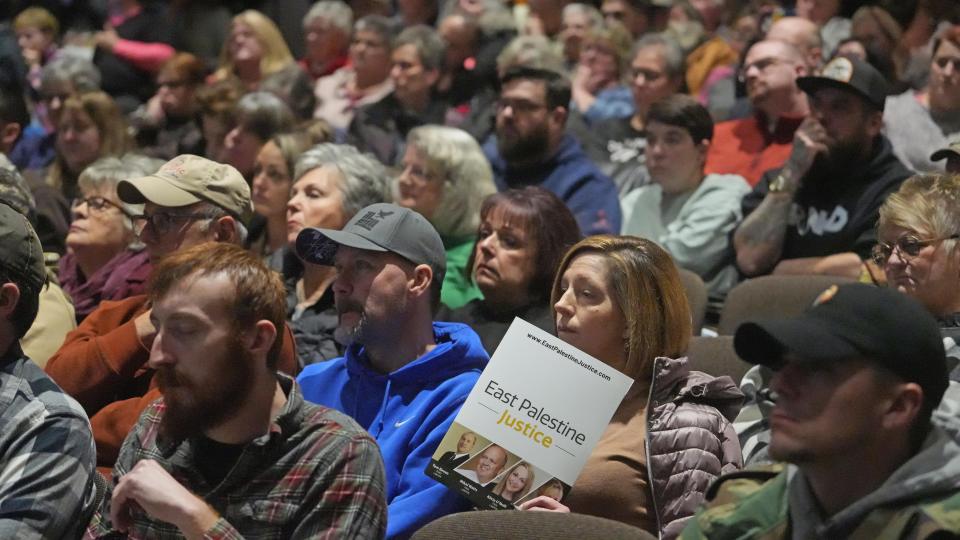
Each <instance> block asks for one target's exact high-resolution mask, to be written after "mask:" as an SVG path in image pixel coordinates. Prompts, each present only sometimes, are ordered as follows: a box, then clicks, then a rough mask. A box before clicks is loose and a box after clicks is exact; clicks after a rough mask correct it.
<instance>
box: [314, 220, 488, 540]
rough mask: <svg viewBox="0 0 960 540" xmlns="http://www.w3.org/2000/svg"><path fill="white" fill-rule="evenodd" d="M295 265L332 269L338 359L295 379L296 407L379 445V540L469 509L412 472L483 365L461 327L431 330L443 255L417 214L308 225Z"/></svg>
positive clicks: (420, 469)
mask: <svg viewBox="0 0 960 540" xmlns="http://www.w3.org/2000/svg"><path fill="white" fill-rule="evenodd" d="M296 249H297V254H298V255H299V256H300V258H301V259H303V260H304V261H306V262H308V263H312V264H322V265H327V266H333V267H335V268H336V270H337V277H336V280H335V281H334V283H333V285H332V288H333V294H334V300H335V302H336V305H337V311H338V313H339V324H338V327H337V329H336V331H335V333H334V336H335V337H336V339H337V340H338V341H339V342H340V343H341V344H343V345H345V346H346V347H347V349H346V352H345V354H344V356H343V357H341V358H337V359H334V360H330V361H328V362H320V363H317V364H310V365H309V366H307V367H306V368H304V370H303V372H301V374H300V376H299V377H298V378H297V381H298V382H299V383H300V384H301V385H302V386H303V395H304V397H305V398H306V399H307V400H308V401H312V402H315V403H319V404H320V405H325V406H327V407H331V408H334V409H337V410H340V411H342V412H345V413H347V414H348V415H350V416H352V417H353V418H354V419H355V420H356V421H357V422H358V423H359V424H360V425H361V426H363V427H364V428H365V429H366V430H368V431H369V432H370V434H371V435H373V437H374V438H375V439H376V440H377V443H378V444H379V445H380V451H381V452H382V454H383V460H384V464H385V465H386V472H387V503H388V505H389V506H388V508H387V514H388V517H389V519H388V521H387V537H388V538H406V537H409V536H410V535H411V534H413V532H414V531H416V530H417V529H419V528H420V527H422V526H423V525H425V524H426V523H428V522H430V521H432V520H434V519H436V518H438V517H440V516H443V515H446V514H450V513H453V512H457V511H462V510H466V509H468V508H469V505H468V504H467V501H466V499H464V498H462V497H460V495H458V494H456V493H455V492H453V491H450V490H448V489H447V488H446V487H445V486H444V485H443V484H441V483H439V482H437V481H435V480H432V479H430V478H428V477H427V475H426V474H424V470H425V469H426V467H427V465H428V464H429V463H430V461H431V458H432V456H433V454H434V452H436V450H437V447H438V446H439V445H440V441H441V440H442V439H443V436H444V435H445V434H446V433H447V431H448V430H449V429H450V426H451V424H452V423H453V419H454V417H456V415H457V413H458V412H459V411H460V407H461V406H462V405H463V402H464V401H465V400H466V398H467V395H468V394H469V393H470V390H471V389H472V388H473V385H474V384H475V383H476V382H477V379H478V378H479V376H480V372H481V371H482V370H483V368H484V367H485V366H486V364H487V360H488V358H487V353H486V351H485V350H484V348H483V345H482V344H481V343H480V338H479V337H478V336H477V334H476V333H475V332H474V331H473V330H472V329H470V327H469V326H466V325H463V324H459V323H440V322H432V321H433V317H434V315H435V314H436V312H437V309H438V308H439V306H440V288H441V284H442V283H443V275H444V273H445V272H446V255H445V253H444V249H443V242H442V241H441V240H440V235H439V234H437V231H436V230H435V229H434V228H433V226H432V225H430V222H428V221H427V220H426V218H424V217H423V216H421V215H420V214H418V213H417V212H414V211H413V210H410V209H408V208H402V207H400V206H396V205H393V204H386V203H379V204H372V205H370V206H367V207H366V208H363V209H361V210H360V211H359V212H357V214H356V215H355V216H354V217H353V219H351V220H350V221H349V222H348V223H347V224H346V226H344V228H343V230H340V231H337V230H332V229H313V228H308V229H304V230H303V231H301V232H300V235H299V236H298V237H297V244H296Z"/></svg>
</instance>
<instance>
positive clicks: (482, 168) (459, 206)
mask: <svg viewBox="0 0 960 540" xmlns="http://www.w3.org/2000/svg"><path fill="white" fill-rule="evenodd" d="M395 191H396V194H395V199H396V203H397V204H399V205H400V206H406V207H407V208H412V209H413V210H416V211H417V212H419V213H420V214H422V215H423V217H425V218H427V220H429V221H430V223H432V224H433V226H434V227H435V228H436V229H437V232H438V233H440V238H441V239H442V240H443V245H444V247H445V248H446V250H447V273H446V275H445V276H444V278H443V286H442V289H441V291H442V293H441V301H442V302H443V303H444V304H445V305H446V306H447V307H449V308H451V309H456V308H458V307H460V306H462V305H464V304H466V303H467V302H469V301H470V300H473V299H474V298H479V297H480V291H479V289H477V287H476V285H474V284H473V283H471V282H470V281H469V279H468V275H469V269H467V260H468V259H469V258H470V254H471V253H472V252H473V245H474V240H475V238H474V235H475V234H476V231H477V226H479V225H480V206H481V205H482V204H483V200H484V199H485V198H486V197H487V195H491V194H493V193H495V192H496V191H497V187H496V185H494V183H493V171H492V170H491V168H490V163H489V162H488V161H487V159H486V157H484V155H483V151H482V150H481V149H480V145H479V144H478V143H477V141H476V139H474V138H473V137H471V136H470V135H469V134H468V133H467V132H465V131H463V130H460V129H456V128H451V127H444V126H435V125H426V126H420V127H417V128H414V129H412V130H411V131H410V133H409V134H408V135H407V147H406V150H405V152H404V154H403V172H402V173H401V174H400V176H399V177H398V178H397V182H396V190H395Z"/></svg>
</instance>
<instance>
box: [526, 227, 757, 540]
mask: <svg viewBox="0 0 960 540" xmlns="http://www.w3.org/2000/svg"><path fill="white" fill-rule="evenodd" d="M552 299H553V302H554V311H555V313H556V323H557V336H558V337H559V338H560V339H562V340H564V341H566V342H567V343H569V344H571V345H573V346H575V347H578V348H579V349H581V350H583V351H584V352H586V353H587V354H589V355H591V356H593V357H595V358H597V359H599V360H601V361H602V362H605V363H606V364H607V365H609V366H610V367H612V368H614V369H616V370H618V371H620V372H622V373H624V374H625V375H627V376H629V377H631V378H632V379H634V382H633V386H631V388H630V390H629V391H628V392H627V395H626V397H624V399H623V401H622V402H621V403H620V406H619V407H618V408H617V411H616V412H615V413H614V415H613V418H612V419H611V420H610V423H609V424H608V426H607V429H606V431H605V432H604V434H603V435H602V436H601V438H600V442H599V443H598V444H597V446H596V447H595V448H594V450H593V453H591V455H590V457H589V458H588V459H587V463H586V466H585V467H584V469H583V471H582V472H581V474H580V476H579V478H578V479H577V482H576V483H575V484H574V485H573V488H572V489H571V490H570V493H568V494H567V496H566V498H565V500H564V503H565V504H566V506H564V505H563V504H560V503H558V502H557V501H555V500H553V499H551V498H549V497H544V496H541V497H536V498H534V499H531V500H530V501H527V502H525V503H523V505H522V508H524V509H530V508H544V509H548V510H555V511H574V512H579V513H584V514H592V515H595V516H600V517H605V518H609V519H614V520H616V521H622V522H624V523H628V524H631V525H634V526H637V527H640V528H643V529H645V530H647V531H649V532H651V533H653V534H655V535H658V536H660V537H663V538H672V537H674V536H676V535H677V534H679V532H680V531H681V530H682V529H683V526H684V522H685V521H686V520H687V519H688V518H689V517H690V516H692V515H693V513H694V511H695V510H696V509H697V507H699V506H700V503H702V502H703V499H704V494H705V493H706V491H707V488H708V487H709V486H710V484H711V483H712V482H713V480H715V479H716V478H717V477H718V476H720V475H721V474H724V473H727V472H731V471H734V470H736V469H738V468H740V466H741V462H742V457H741V455H740V444H739V442H738V441H737V435H736V433H735V432H734V430H733V426H732V424H731V422H732V421H733V419H734V418H735V417H736V414H737V412H738V411H739V410H740V405H741V402H742V400H743V394H742V393H741V392H740V390H739V389H738V388H737V386H736V384H735V383H734V382H733V381H732V380H731V379H730V377H726V376H724V377H718V378H715V377H712V376H710V375H707V374H705V373H700V372H697V371H691V370H690V366H689V365H688V363H687V360H686V358H684V357H683V353H684V351H686V349H687V345H688V344H689V341H690V335H691V331H690V325H691V322H690V308H689V306H688V304H687V299H686V296H685V294H684V289H683V285H682V283H681V281H680V274H679V271H678V270H677V267H676V265H675V264H674V263H673V261H672V260H671V258H670V255H669V254H668V253H667V252H666V251H664V250H663V248H661V247H660V246H658V245H657V244H656V243H654V242H653V241H651V240H647V239H644V238H638V237H634V236H610V235H600V236H592V237H589V238H586V239H585V240H582V241H581V242H579V243H578V244H576V245H574V246H573V247H572V248H570V250H569V251H568V252H567V254H566V256H565V257H564V258H563V260H562V261H561V263H560V267H559V270H558V271H557V276H556V279H555V280H554V284H553V294H552Z"/></svg>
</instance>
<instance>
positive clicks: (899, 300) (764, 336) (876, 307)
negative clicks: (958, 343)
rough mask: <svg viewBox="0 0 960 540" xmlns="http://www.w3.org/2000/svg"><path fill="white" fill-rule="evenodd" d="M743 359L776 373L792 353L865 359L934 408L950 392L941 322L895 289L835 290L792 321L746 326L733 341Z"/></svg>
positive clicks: (859, 286)
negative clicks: (910, 385)
mask: <svg viewBox="0 0 960 540" xmlns="http://www.w3.org/2000/svg"><path fill="white" fill-rule="evenodd" d="M733 346H734V348H735V349H736V351H737V354H738V355H739V356H740V358H743V359H744V360H746V361H747V362H749V363H751V364H759V365H763V366H767V367H769V368H771V369H773V370H777V369H780V368H781V367H782V366H783V365H784V359H783V358H784V355H785V354H786V353H791V354H792V355H793V356H794V357H796V359H797V361H799V362H810V363H815V362H825V361H833V360H843V359H846V358H853V357H863V358H864V359H866V360H868V361H872V362H875V363H876V364H878V365H880V366H882V367H884V368H886V369H888V370H890V371H892V372H893V373H896V374H897V375H898V376H900V377H902V378H903V379H904V380H907V381H910V382H915V383H917V384H919V385H920V387H921V388H923V394H924V396H925V397H926V398H927V399H929V400H931V403H934V404H936V403H939V402H940V398H941V397H943V393H944V391H945V390H946V389H947V385H948V384H949V381H948V373H947V360H946V354H945V353H944V348H943V339H942V338H941V337H940V329H939V326H938V325H937V321H936V319H934V317H933V315H931V314H930V312H928V311H927V310H926V308H924V307H923V305H921V304H920V303H919V302H917V301H916V300H914V299H913V298H910V297H909V296H907V295H905V294H903V293H901V292H898V291H896V290H894V289H889V288H883V287H875V286H873V285H867V284H863V283H849V284H845V285H832V286H830V287H829V288H828V289H827V290H825V291H823V292H822V293H820V296H818V297H817V300H816V301H815V302H814V303H813V306H812V307H811V308H810V309H808V310H807V311H806V312H805V313H804V314H803V315H801V316H799V317H795V318H792V319H778V320H764V321H755V322H746V323H743V324H741V325H740V326H739V327H738V328H737V331H736V333H735V334H734V337H733Z"/></svg>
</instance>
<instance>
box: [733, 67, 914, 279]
mask: <svg viewBox="0 0 960 540" xmlns="http://www.w3.org/2000/svg"><path fill="white" fill-rule="evenodd" d="M797 85H798V86H799V87H800V89H801V90H803V91H804V92H806V93H807V95H808V97H809V104H810V115H809V116H808V117H807V118H806V119H805V120H804V121H803V122H802V123H801V124H800V127H799V128H797V131H796V133H795V134H794V141H793V149H792V151H791V153H790V157H789V158H787V162H786V165H784V167H783V168H780V169H774V170H771V171H767V172H766V173H764V175H763V177H762V178H761V179H760V182H759V183H758V184H757V185H756V186H755V187H754V190H753V192H752V193H750V194H748V195H747V196H746V197H744V199H743V214H744V215H745V216H746V218H745V219H744V220H743V223H741V224H740V227H739V228H738V229H737V231H736V232H735V233H734V236H733V243H734V248H735V249H736V252H737V266H738V267H739V268H740V271H741V272H742V273H743V274H744V275H746V276H756V275H761V274H767V273H770V272H772V273H774V274H829V275H840V276H850V277H858V276H860V275H861V274H862V272H864V271H865V266H864V264H863V261H865V260H867V259H868V258H869V255H870V250H871V249H872V248H873V246H874V244H876V242H877V238H876V231H875V229H874V226H875V225H876V223H877V217H878V210H879V208H880V205H881V204H883V201H884V200H885V199H886V198H887V195H889V194H890V193H892V192H894V191H896V190H897V188H898V187H899V186H900V184H901V183H902V182H903V181H904V180H905V179H906V178H907V177H908V176H910V171H909V170H908V169H907V168H906V167H905V166H904V165H903V164H902V163H900V161H899V160H897V158H896V156H894V154H893V150H892V147H891V145H890V141H888V140H887V138H886V137H885V136H883V135H882V134H881V132H880V130H881V128H882V127H883V105H884V101H885V98H886V94H887V83H886V81H885V80H884V78H883V76H882V75H880V73H879V72H878V71H877V70H876V69H874V68H873V66H870V65H869V64H867V63H864V62H861V61H859V60H856V59H849V58H843V57H838V58H835V59H833V60H832V61H831V62H830V63H828V64H827V65H826V66H824V68H823V71H822V73H821V74H820V76H817V77H800V78H798V79H797Z"/></svg>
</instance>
